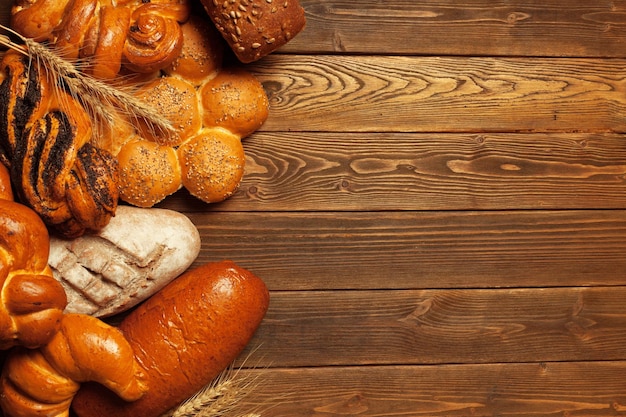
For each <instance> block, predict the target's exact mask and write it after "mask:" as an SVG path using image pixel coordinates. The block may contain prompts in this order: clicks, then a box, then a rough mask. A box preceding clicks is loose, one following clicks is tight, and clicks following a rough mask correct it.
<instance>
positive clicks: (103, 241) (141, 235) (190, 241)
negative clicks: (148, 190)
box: [48, 205, 200, 317]
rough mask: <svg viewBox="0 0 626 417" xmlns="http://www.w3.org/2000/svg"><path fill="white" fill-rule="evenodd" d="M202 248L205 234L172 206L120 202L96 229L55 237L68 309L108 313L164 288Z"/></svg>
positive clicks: (52, 260)
mask: <svg viewBox="0 0 626 417" xmlns="http://www.w3.org/2000/svg"><path fill="white" fill-rule="evenodd" d="M199 252H200V234H199V233H198V230H197V229H196V227H195V225H194V224H193V223H192V222H191V220H189V218H188V217H187V216H185V215H183V214H181V213H178V212H176V211H173V210H165V209H158V208H151V209H143V208H138V207H131V206H124V205H122V206H119V207H118V209H117V213H116V215H115V217H114V218H113V219H111V222H110V223H109V224H108V225H107V226H106V227H104V228H103V229H102V230H100V231H99V232H97V233H91V234H88V235H84V236H81V237H79V238H76V239H60V238H58V237H56V236H52V237H51V238H50V257H49V259H48V264H49V265H50V266H51V267H52V273H53V275H54V277H55V278H56V279H57V280H58V281H59V282H61V284H62V285H63V288H64V289H65V292H66V294H67V298H68V304H67V307H66V309H65V312H66V313H82V314H89V315H91V316H95V317H108V316H111V315H114V314H118V313H121V312H123V311H125V310H127V309H129V308H131V307H134V306H135V305H137V304H139V303H140V302H141V301H144V300H145V299H147V298H149V297H150V296H151V295H153V294H154V293H156V292H157V291H159V290H160V289H161V288H163V287H164V286H165V285H167V284H168V283H169V282H170V281H171V280H173V279H174V278H176V277H178V276H179V275H180V274H182V273H183V272H185V270H187V268H188V267H189V266H190V265H191V264H192V263H193V262H194V261H195V259H196V257H197V256H198V253H199Z"/></svg>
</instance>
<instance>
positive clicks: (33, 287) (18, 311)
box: [0, 165, 67, 350]
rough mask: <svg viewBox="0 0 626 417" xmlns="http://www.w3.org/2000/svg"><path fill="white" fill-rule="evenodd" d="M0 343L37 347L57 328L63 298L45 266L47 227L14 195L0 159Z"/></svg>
mask: <svg viewBox="0 0 626 417" xmlns="http://www.w3.org/2000/svg"><path fill="white" fill-rule="evenodd" d="M0 191H2V193H1V195H0V283H1V284H2V291H1V296H0V301H1V303H0V349H3V350H4V349H8V348H10V347H12V346H25V347H28V348H36V347H39V346H41V345H43V344H45V343H47V342H48V341H49V340H50V338H52V336H53V335H54V334H55V332H56V331H57V330H58V329H59V325H60V324H59V323H60V320H61V316H62V314H63V309H64V308H65V306H66V304H67V299H66V296H65V292H64V291H63V287H61V285H60V284H59V283H58V282H56V281H55V280H54V278H53V277H52V271H51V270H50V268H49V267H48V250H49V246H48V245H49V240H48V231H47V229H46V226H45V225H44V224H43V222H42V221H41V219H40V218H39V216H38V215H37V214H36V213H35V212H34V211H32V210H31V209H29V208H28V207H26V206H23V205H21V204H18V203H16V202H14V201H12V193H11V187H10V184H9V175H8V172H7V170H6V168H5V167H4V166H3V165H0Z"/></svg>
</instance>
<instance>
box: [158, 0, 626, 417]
mask: <svg viewBox="0 0 626 417" xmlns="http://www.w3.org/2000/svg"><path fill="white" fill-rule="evenodd" d="M301 3H302V4H303V6H304V7H305V9H306V12H307V18H308V23H307V28H306V29H305V31H304V32H302V33H301V34H300V35H298V36H297V37H296V38H295V39H294V40H293V41H292V42H291V43H289V44H288V45H287V46H285V47H284V48H283V49H282V50H280V51H279V52H278V53H275V54H273V55H272V56H270V57H267V58H265V59H263V60H261V61H260V62H257V63H255V64H252V65H249V66H248V68H249V69H250V70H251V71H253V72H254V73H255V74H256V75H257V76H258V77H259V78H260V79H261V81H262V82H263V84H264V86H265V89H266V91H267V93H268V96H269V97H270V102H271V112H270V118H269V119H268V121H267V122H266V124H265V125H264V126H263V128H262V129H261V130H260V131H259V132H257V133H255V134H253V135H252V136H251V137H249V138H247V139H245V143H244V146H245V149H246V155H247V167H246V175H245V178H244V181H243V183H242V185H241V189H240V190H239V192H238V193H237V194H236V195H235V196H234V197H233V198H231V199H229V200H228V201H226V202H224V203H221V204H217V205H213V206H205V205H202V204H198V203H197V202H195V201H193V199H191V198H189V196H187V195H186V194H185V193H178V194H177V195H175V196H173V197H172V198H170V199H169V200H168V201H167V202H166V203H164V204H163V205H164V206H166V207H170V208H176V209H178V210H182V211H184V212H186V213H187V214H188V215H189V216H190V218H191V219H192V220H193V221H194V223H196V224H197V225H198V227H199V229H200V231H201V234H202V237H203V247H202V251H201V254H200V257H199V258H198V260H197V262H198V263H202V262H206V261H209V260H214V259H221V258H230V259H234V260H235V261H237V262H238V263H239V264H241V265H243V266H245V267H247V268H249V269H251V270H253V271H255V272H256V273H257V274H258V275H260V276H261V277H263V278H264V279H265V281H266V282H267V283H268V285H269V287H270V289H271V291H272V302H271V305H270V310H269V312H268V315H267V317H266V319H265V321H264V322H263V324H262V325H261V327H260V328H259V330H258V332H257V334H256V336H255V338H254V340H253V341H252V343H251V345H250V347H249V348H248V350H247V351H246V353H245V355H244V356H242V359H241V361H240V362H239V363H240V364H243V365H244V366H248V367H250V366H252V368H255V369H250V370H249V373H250V374H253V375H255V376H257V377H258V378H257V382H258V386H257V387H256V388H255V390H254V392H253V394H252V395H251V396H250V397H249V398H248V400H249V401H250V402H251V403H253V404H255V405H256V406H257V407H258V409H259V410H260V411H261V414H262V415H264V416H265V415H267V416H277V417H283V416H284V417H287V416H315V417H331V416H335V417H338V416H347V415H354V416H371V417H373V416H377V417H378V416H422V415H423V416H557V415H558V416H576V415H580V416H583V415H584V416H614V415H626V372H625V371H626V369H625V367H626V348H625V347H624V346H626V259H625V258H626V257H625V255H626V136H625V133H626V2H623V1H611V2H609V1H596V2H587V1H580V0H568V1H566V0H560V1H556V0H552V1H541V2H538V1H520V0H516V1H506V2H505V1H465V2H457V1H454V2H453V1H421V2H414V1H401V0H395V1H385V2H374V1H360V0H350V1H324V0H317V1H314V0H309V1H302V2H301ZM243 358H246V362H245V363H244V359H243ZM251 364H252V365H251ZM263 411H265V412H263Z"/></svg>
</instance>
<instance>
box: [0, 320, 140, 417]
mask: <svg viewBox="0 0 626 417" xmlns="http://www.w3.org/2000/svg"><path fill="white" fill-rule="evenodd" d="M87 381H96V382H98V383H99V384H101V385H102V386H104V387H107V389H109V390H110V392H112V393H114V394H115V395H117V396H119V397H120V398H121V399H123V400H125V401H134V400H137V399H139V398H141V396H143V395H144V394H145V392H146V391H147V389H148V386H147V385H146V381H145V375H144V374H143V371H142V369H141V367H140V366H139V364H138V363H137V361H136V359H135V356H134V352H133V350H132V348H131V347H130V345H129V343H128V341H127V340H126V339H125V338H124V336H123V335H122V333H121V332H120V331H119V330H118V329H117V328H115V327H112V326H109V325H107V324H105V323H104V322H102V321H100V320H98V319H96V318H94V317H91V316H87V315H82V314H66V315H64V316H63V319H62V321H61V327H60V330H59V332H57V333H56V334H55V335H54V337H53V338H52V340H50V342H49V343H48V344H46V345H45V346H42V347H41V348H39V349H22V348H18V349H14V350H12V351H11V352H9V355H8V357H7V359H6V362H5V365H4V367H3V370H2V376H1V378H0V390H1V391H0V406H1V407H2V411H3V413H4V415H5V416H6V417H26V416H47V417H67V416H68V415H69V408H70V404H71V402H72V400H73V398H74V395H75V394H76V392H77V391H78V389H79V388H80V385H81V383H84V382H87Z"/></svg>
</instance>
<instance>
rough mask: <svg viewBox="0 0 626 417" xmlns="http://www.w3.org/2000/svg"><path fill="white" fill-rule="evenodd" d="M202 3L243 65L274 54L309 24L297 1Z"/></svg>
mask: <svg viewBox="0 0 626 417" xmlns="http://www.w3.org/2000/svg"><path fill="white" fill-rule="evenodd" d="M202 4H203V5H204V8H205V9H206V11H207V13H208V15H209V16H210V18H211V20H212V21H213V23H215V26H216V27H217V29H218V30H219V31H220V32H221V33H222V36H223V37H224V39H226V41H227V42H228V44H229V46H230V48H231V49H232V50H233V52H234V53H235V55H236V56H237V58H238V59H239V60H240V61H241V62H243V63H249V62H253V61H256V60H258V59H260V58H262V57H264V56H266V55H268V54H270V53H272V52H273V51H275V50H276V49H278V48H280V47H281V46H283V45H284V44H286V43H287V42H289V41H290V40H291V39H292V38H293V37H294V36H296V35H297V34H298V33H299V32H300V31H301V30H302V29H304V26H305V24H306V20H305V15H304V9H303V8H302V7H301V6H300V4H299V2H298V1H297V0H228V1H223V0H202Z"/></svg>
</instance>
